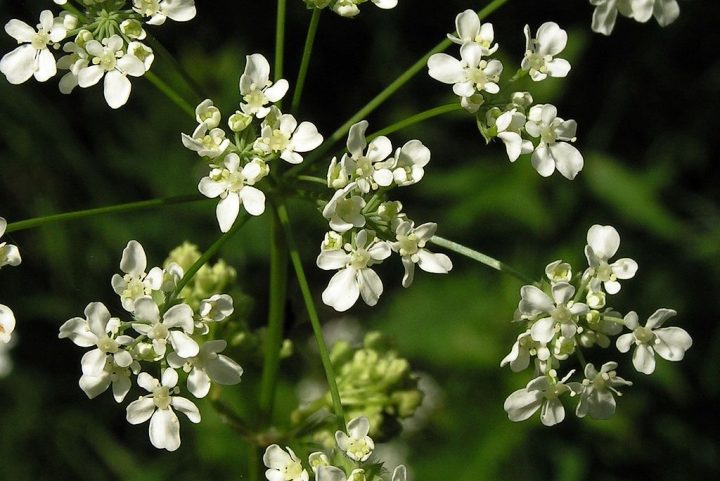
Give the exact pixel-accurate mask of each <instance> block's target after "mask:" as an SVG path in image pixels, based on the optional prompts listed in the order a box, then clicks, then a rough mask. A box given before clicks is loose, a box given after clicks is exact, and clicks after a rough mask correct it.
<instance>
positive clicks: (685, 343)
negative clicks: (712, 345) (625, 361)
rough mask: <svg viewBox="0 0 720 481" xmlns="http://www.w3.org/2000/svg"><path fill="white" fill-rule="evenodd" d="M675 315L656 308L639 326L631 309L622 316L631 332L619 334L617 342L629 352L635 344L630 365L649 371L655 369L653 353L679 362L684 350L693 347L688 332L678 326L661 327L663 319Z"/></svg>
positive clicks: (670, 310) (644, 371)
mask: <svg viewBox="0 0 720 481" xmlns="http://www.w3.org/2000/svg"><path fill="white" fill-rule="evenodd" d="M676 314H677V312H675V311H674V310H672V309H658V310H657V311H655V313H654V314H653V315H652V316H650V318H649V319H648V320H647V323H645V326H641V325H640V323H639V321H638V315H637V314H636V313H635V312H634V311H630V312H629V313H628V314H627V315H626V316H625V319H624V321H625V326H627V328H628V329H630V330H631V331H632V333H628V334H623V335H622V336H620V337H618V338H617V341H616V345H617V348H618V350H619V351H620V352H628V351H629V350H630V348H631V347H632V346H633V344H634V345H635V350H634V351H633V357H632V359H633V366H635V369H637V370H638V371H639V372H642V373H644V374H652V373H653V372H654V371H655V353H656V352H657V353H658V354H659V355H660V357H662V358H663V359H667V360H668V361H680V360H682V358H683V357H685V351H687V350H688V349H690V346H692V338H691V337H690V335H689V334H688V333H687V331H686V330H685V329H682V328H680V327H662V325H663V324H664V323H665V321H667V320H668V319H670V318H671V317H673V316H675V315H676Z"/></svg>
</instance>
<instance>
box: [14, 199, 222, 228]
mask: <svg viewBox="0 0 720 481" xmlns="http://www.w3.org/2000/svg"><path fill="white" fill-rule="evenodd" d="M200 200H210V199H208V198H207V197H204V196H201V195H197V194H191V195H179V196H176V197H165V198H163V199H152V200H142V201H140V202H130V203H128V204H118V205H111V206H107V207H98V208H95V209H86V210H78V211H75V212H65V213H62V214H53V215H48V216H44V217H35V218H33V219H27V220H21V221H18V222H13V223H11V224H8V225H7V232H14V231H19V230H25V229H32V228H33V227H39V226H42V225H45V224H51V223H53V222H67V221H71V220H76V219H82V218H85V217H94V216H96V215H105V214H120V213H124V212H133V211H136V210H144V209H154V208H156V207H163V206H166V205H172V204H183V203H187V202H197V201H200Z"/></svg>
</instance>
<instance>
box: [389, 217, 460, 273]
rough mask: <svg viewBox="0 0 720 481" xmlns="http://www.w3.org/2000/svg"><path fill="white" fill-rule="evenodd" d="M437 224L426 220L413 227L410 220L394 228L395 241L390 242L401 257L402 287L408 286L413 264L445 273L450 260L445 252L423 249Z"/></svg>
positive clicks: (448, 270) (426, 269) (413, 267)
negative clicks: (402, 270)
mask: <svg viewBox="0 0 720 481" xmlns="http://www.w3.org/2000/svg"><path fill="white" fill-rule="evenodd" d="M436 230H437V224H435V223H433V222H428V223H425V224H422V225H420V226H417V227H415V226H414V224H413V222H412V221H403V222H401V223H400V224H399V225H398V226H397V229H395V242H391V243H390V247H391V248H392V250H393V251H395V252H397V253H399V254H400V256H401V257H402V263H403V267H404V268H405V275H404V276H403V280H402V285H403V287H410V284H412V281H413V278H414V275H415V264H417V265H418V267H419V268H420V269H422V270H424V271H425V272H430V273H434V274H447V273H448V272H450V270H451V269H452V261H451V260H450V258H449V257H448V256H446V255H445V254H436V253H434V252H431V251H429V250H427V249H425V244H426V243H427V241H429V240H430V238H431V237H432V236H433V235H435V231H436Z"/></svg>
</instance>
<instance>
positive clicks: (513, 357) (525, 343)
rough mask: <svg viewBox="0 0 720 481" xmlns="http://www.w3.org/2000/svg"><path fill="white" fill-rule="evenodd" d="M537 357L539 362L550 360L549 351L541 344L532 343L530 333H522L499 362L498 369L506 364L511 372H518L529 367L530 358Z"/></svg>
mask: <svg viewBox="0 0 720 481" xmlns="http://www.w3.org/2000/svg"><path fill="white" fill-rule="evenodd" d="M531 356H537V357H538V359H539V360H540V361H543V362H545V361H547V360H548V359H549V358H550V350H549V349H548V348H547V346H546V345H545V344H543V343H540V342H537V341H534V340H533V338H532V336H531V335H530V331H526V332H523V333H522V334H520V335H519V336H518V337H517V341H515V344H513V346H512V348H511V349H510V352H509V353H508V355H507V356H505V357H504V358H503V360H502V361H500V367H505V366H507V365H508V364H509V365H510V369H511V370H512V372H520V371H523V370H525V369H527V367H528V366H529V365H530V357H531Z"/></svg>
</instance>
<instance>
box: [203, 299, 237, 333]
mask: <svg viewBox="0 0 720 481" xmlns="http://www.w3.org/2000/svg"><path fill="white" fill-rule="evenodd" d="M233 311H234V307H233V299H232V297H230V296H229V295H227V294H215V295H214V296H212V297H210V298H209V299H204V300H203V301H202V302H201V303H200V307H199V308H198V316H199V317H200V319H199V321H197V322H196V323H195V329H197V330H198V331H199V333H200V334H203V335H204V334H207V333H208V331H209V329H210V327H209V324H210V323H212V322H222V321H224V320H225V319H227V318H228V317H230V315H231V314H232V313H233Z"/></svg>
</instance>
